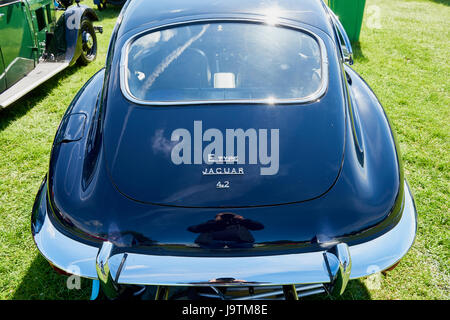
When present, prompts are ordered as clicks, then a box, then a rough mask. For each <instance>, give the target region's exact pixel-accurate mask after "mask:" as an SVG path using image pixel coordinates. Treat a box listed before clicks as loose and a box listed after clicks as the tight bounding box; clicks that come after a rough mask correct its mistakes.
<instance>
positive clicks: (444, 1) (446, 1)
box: [431, 0, 450, 6]
mask: <svg viewBox="0 0 450 320" xmlns="http://www.w3.org/2000/svg"><path fill="white" fill-rule="evenodd" d="M431 1H432V2H436V3H441V4H445V5H446V6H450V0H431Z"/></svg>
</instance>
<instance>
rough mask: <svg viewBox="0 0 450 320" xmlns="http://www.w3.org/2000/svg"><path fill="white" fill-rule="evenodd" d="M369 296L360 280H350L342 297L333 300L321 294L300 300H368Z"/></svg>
mask: <svg viewBox="0 0 450 320" xmlns="http://www.w3.org/2000/svg"><path fill="white" fill-rule="evenodd" d="M370 299H371V295H370V292H369V291H368V290H367V287H366V285H365V284H364V282H362V281H361V280H359V279H357V280H351V281H349V282H348V284H347V288H346V289H345V292H344V294H343V295H342V296H340V297H337V298H333V297H330V296H329V295H328V294H325V293H322V294H318V295H314V296H309V297H304V298H301V300H370Z"/></svg>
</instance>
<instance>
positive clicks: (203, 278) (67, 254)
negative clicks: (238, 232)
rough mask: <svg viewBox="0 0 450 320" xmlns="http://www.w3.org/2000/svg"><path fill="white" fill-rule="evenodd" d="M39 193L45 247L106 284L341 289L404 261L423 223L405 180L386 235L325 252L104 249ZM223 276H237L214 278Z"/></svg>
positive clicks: (67, 265)
mask: <svg viewBox="0 0 450 320" xmlns="http://www.w3.org/2000/svg"><path fill="white" fill-rule="evenodd" d="M43 189H44V190H46V187H44V188H43ZM39 197H40V203H39V206H40V207H39V210H40V212H45V213H46V214H45V217H44V218H43V221H42V225H41V227H40V228H39V230H38V231H35V232H34V240H35V242H36V245H37V247H38V249H39V251H40V252H41V253H42V255H43V256H44V257H45V258H46V259H47V260H49V261H50V262H51V263H52V264H53V265H55V266H56V267H58V268H60V269H62V270H64V271H67V272H69V273H72V274H77V275H80V276H82V277H86V278H91V279H99V280H100V282H101V283H102V286H103V287H104V289H107V288H106V287H111V286H112V288H111V289H113V288H114V287H117V286H120V285H121V284H138V285H159V286H171V285H178V286H180V285H181V286H211V285H214V286H221V285H233V286H236V285H244V286H245V285H246V286H248V285H250V284H251V285H252V286H258V285H261V286H263V285H264V286H267V285H289V284H314V283H325V284H326V283H329V284H335V283H336V286H335V287H336V289H337V290H338V291H340V292H339V293H341V291H343V289H345V286H346V283H347V280H348V279H349V278H350V279H355V278H360V277H364V276H367V275H370V274H373V273H376V272H379V271H382V270H385V269H387V268H389V267H390V266H392V265H394V264H395V263H396V262H397V261H399V260H400V259H401V258H402V257H403V256H404V255H405V254H406V253H407V251H408V250H409V248H410V247H411V245H412V244H413V242H414V238H415V234H416V226H417V222H416V209H415V205H414V200H413V198H412V196H411V192H410V190H409V187H408V185H407V183H406V181H405V200H404V206H403V214H402V217H401V219H400V221H399V222H398V224H397V225H396V226H395V227H394V228H393V229H392V230H390V231H388V232H387V233H385V234H383V235H382V236H380V237H378V238H376V239H373V240H371V241H368V242H365V243H361V244H359V245H355V246H347V245H346V244H344V243H340V244H337V245H336V246H335V247H333V248H332V249H329V250H324V251H319V252H311V253H301V254H284V255H273V256H256V257H255V256H253V257H229V258H228V257H217V258H215V257H180V256H157V255H144V254H136V253H119V254H114V250H113V249H114V248H113V245H112V244H111V243H109V242H105V243H104V244H103V246H102V247H101V248H100V249H99V248H97V247H94V246H89V245H86V244H83V243H81V242H78V241H75V240H73V239H71V238H69V237H67V236H65V235H64V234H62V233H60V232H59V231H58V230H57V229H56V228H55V227H54V226H53V225H52V223H51V221H50V219H49V217H48V215H47V207H46V206H47V201H46V199H45V197H46V193H45V192H41V194H40V195H39ZM221 278H227V279H235V281H232V282H231V283H226V282H221V281H218V282H217V281H216V282H214V279H221ZM240 280H242V281H240Z"/></svg>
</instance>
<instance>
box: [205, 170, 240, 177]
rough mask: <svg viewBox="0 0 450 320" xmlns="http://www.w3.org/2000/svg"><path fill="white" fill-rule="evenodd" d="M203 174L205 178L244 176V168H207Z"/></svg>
mask: <svg viewBox="0 0 450 320" xmlns="http://www.w3.org/2000/svg"><path fill="white" fill-rule="evenodd" d="M202 174H203V175H204V176H209V175H233V174H238V175H239V174H244V168H206V169H203V171H202Z"/></svg>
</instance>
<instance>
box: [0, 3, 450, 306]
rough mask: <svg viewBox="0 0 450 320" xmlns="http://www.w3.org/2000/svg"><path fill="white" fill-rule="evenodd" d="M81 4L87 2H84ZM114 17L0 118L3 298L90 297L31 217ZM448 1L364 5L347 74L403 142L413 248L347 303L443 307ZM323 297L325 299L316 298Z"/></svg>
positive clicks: (362, 284) (352, 291)
mask: <svg viewBox="0 0 450 320" xmlns="http://www.w3.org/2000/svg"><path fill="white" fill-rule="evenodd" d="M86 3H87V4H91V3H90V2H89V1H87V2H86ZM118 13H119V10H118V9H114V8H109V9H108V10H106V11H102V12H98V14H99V16H100V20H101V21H100V23H99V24H101V25H103V27H104V30H105V32H104V34H103V35H99V36H98V39H99V55H98V58H97V60H96V61H95V62H94V63H92V64H90V65H89V66H88V67H86V68H81V67H73V68H70V69H68V70H66V71H65V72H63V73H61V74H59V75H57V76H55V77H54V78H53V79H52V80H50V81H48V82H47V83H45V84H43V85H42V86H40V87H39V88H37V89H36V90H34V91H33V92H31V93H30V94H28V95H27V96H26V97H24V98H23V99H21V100H20V101H18V102H17V103H15V104H13V105H11V106H10V107H8V108H7V109H5V110H1V111H0V299H87V298H89V294H90V282H89V281H87V280H86V281H82V283H81V289H80V290H76V289H73V290H69V289H67V287H66V279H67V278H66V277H64V276H60V275H58V274H56V273H55V272H54V271H53V270H52V269H51V267H50V266H49V264H48V263H47V262H46V261H45V259H44V258H43V257H42V256H41V255H40V254H39V253H38V251H37V249H36V247H35V245H34V243H33V239H32V237H31V233H30V212H31V208H32V205H33V201H34V197H35V194H36V192H37V190H38V187H39V184H40V182H41V180H42V178H43V176H44V175H45V173H46V171H47V166H48V160H49V155H50V149H51V145H52V141H53V138H54V135H55V133H56V129H57V127H58V124H59V122H60V120H61V118H62V116H63V114H64V112H65V110H66V108H67V106H68V105H69V103H70V101H71V99H72V98H73V97H74V95H75V94H76V92H77V91H78V90H79V89H80V87H81V86H82V85H83V84H84V83H85V82H86V81H87V80H88V79H89V78H90V77H91V76H92V75H93V74H94V73H95V72H96V71H97V70H98V69H100V68H101V67H102V66H103V65H104V61H105V55H106V49H107V46H108V43H109V37H110V34H111V31H112V28H113V26H114V23H115V20H116V17H117V15H118ZM449 31H450V7H449V1H448V0H433V1H432V0H428V1H426V0H422V1H421V0H415V1H409V0H403V1H400V0H378V1H376V0H368V1H367V4H366V15H365V18H364V22H363V29H362V32H361V38H360V44H359V45H356V46H355V48H354V49H355V52H356V59H355V65H354V68H355V69H356V70H357V71H358V72H359V73H360V74H361V75H362V76H363V78H364V79H365V80H366V81H367V82H368V83H369V84H370V85H371V87H372V89H373V90H374V91H375V93H376V94H377V96H378V98H379V99H380V101H381V102H382V104H383V105H384V107H385V110H386V113H387V114H388V116H389V118H390V120H391V123H392V125H393V127H394V130H395V131H396V133H397V138H398V142H399V143H400V147H401V153H402V158H403V161H404V168H405V175H406V177H407V178H408V180H409V183H410V186H411V188H412V191H413V193H414V195H415V200H416V206H417V210H418V215H419V227H418V234H417V238H416V242H415V244H414V246H413V247H412V249H411V250H410V252H409V253H408V254H407V255H406V256H405V258H404V259H403V260H402V262H401V263H400V264H399V266H398V267H397V268H396V269H394V270H393V271H391V272H389V273H387V275H382V276H381V285H380V287H379V288H373V286H371V285H370V283H373V282H371V281H372V279H361V280H354V281H351V282H350V284H349V287H348V288H347V291H346V292H345V294H344V296H343V298H345V299H449V296H450V295H449V285H450V281H449V263H448V262H449V252H450V250H449V249H450V248H449V247H450V241H449V222H448V217H449V207H448V203H449V163H450V161H449V160H450V159H449V133H450V128H449V123H450V115H449V111H450V108H449V102H450V97H449V93H450V81H449V80H450V67H449V64H450V61H449V49H450V36H449ZM319 298H323V297H319Z"/></svg>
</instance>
